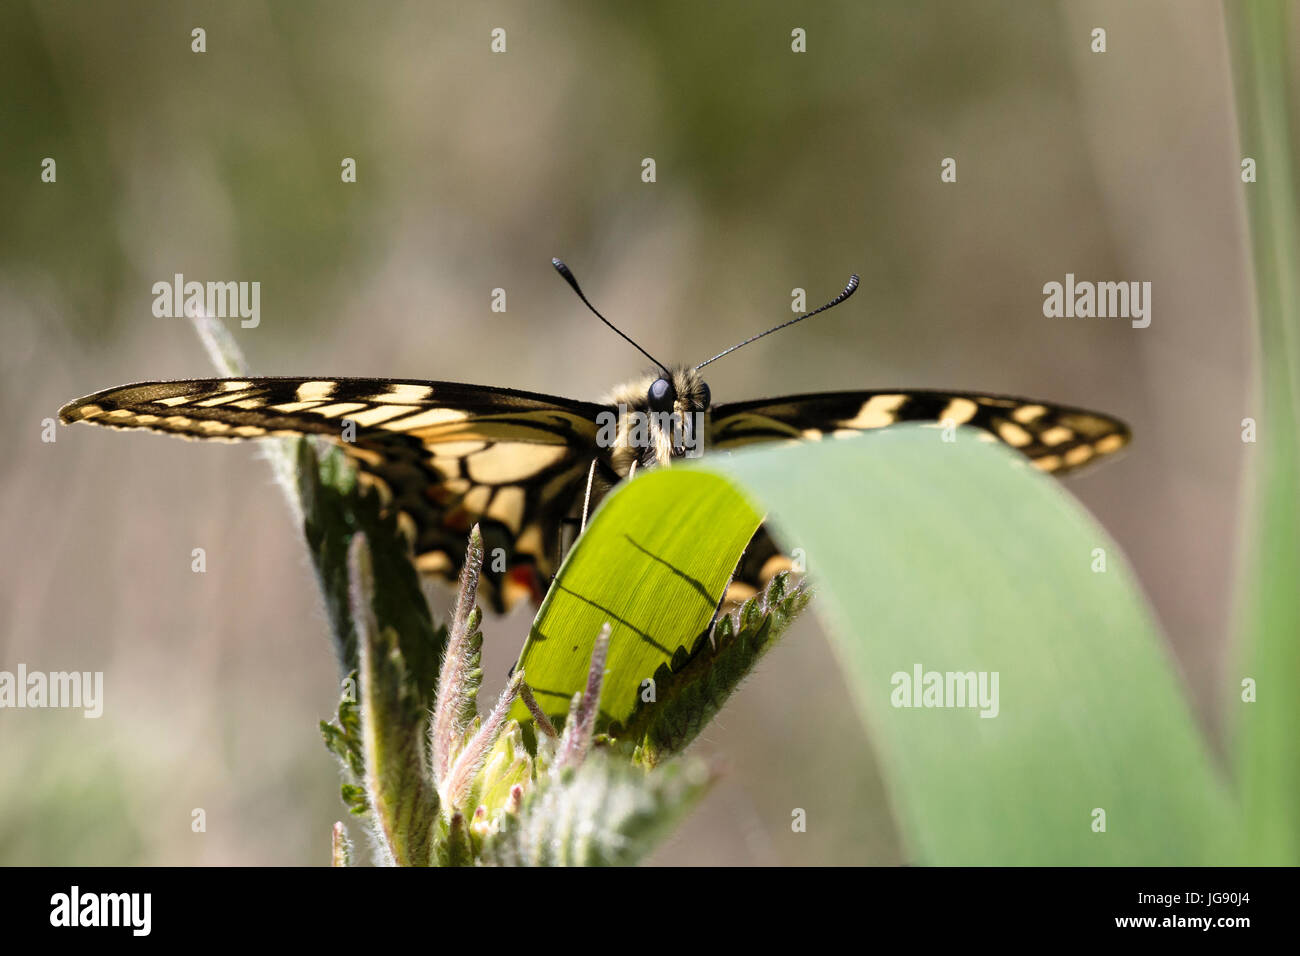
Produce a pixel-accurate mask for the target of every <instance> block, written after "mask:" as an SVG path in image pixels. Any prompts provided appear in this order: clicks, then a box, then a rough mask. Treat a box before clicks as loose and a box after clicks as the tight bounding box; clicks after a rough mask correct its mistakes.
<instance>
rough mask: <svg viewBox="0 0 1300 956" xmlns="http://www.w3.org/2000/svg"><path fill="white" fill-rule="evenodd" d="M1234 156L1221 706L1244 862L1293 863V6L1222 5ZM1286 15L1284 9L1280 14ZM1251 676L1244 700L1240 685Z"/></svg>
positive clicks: (1298, 304)
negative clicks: (1246, 496)
mask: <svg viewBox="0 0 1300 956" xmlns="http://www.w3.org/2000/svg"><path fill="white" fill-rule="evenodd" d="M1225 11H1226V15H1227V19H1228V23H1229V25H1230V26H1231V27H1232V28H1233V30H1232V33H1233V39H1234V41H1235V43H1234V45H1233V54H1234V56H1233V65H1234V67H1235V70H1234V72H1235V74H1236V76H1235V79H1236V93H1237V103H1238V115H1239V116H1240V119H1241V155H1243V156H1250V157H1252V158H1254V159H1255V161H1256V163H1257V164H1258V170H1259V175H1258V182H1254V183H1249V184H1242V186H1241V189H1242V194H1243V196H1244V198H1245V201H1246V207H1247V211H1248V212H1249V215H1250V235H1251V255H1252V259H1253V260H1254V267H1255V268H1254V272H1255V303H1256V318H1257V320H1258V321H1257V325H1258V329H1259V346H1260V359H1259V368H1260V371H1261V373H1262V376H1263V387H1262V389H1261V394H1260V395H1259V396H1258V397H1257V401H1258V402H1259V405H1258V408H1259V411H1258V412H1256V413H1255V415H1254V417H1256V418H1257V423H1256V425H1257V427H1258V429H1259V434H1258V441H1257V443H1256V444H1254V445H1243V446H1242V447H1243V449H1248V450H1250V451H1252V452H1253V453H1254V454H1253V455H1252V457H1253V458H1254V461H1253V462H1252V463H1253V465H1254V494H1253V496H1252V501H1251V505H1252V506H1253V514H1252V515H1251V518H1250V522H1249V524H1248V527H1249V528H1250V534H1249V537H1248V538H1247V549H1246V563H1245V571H1244V574H1243V575H1242V578H1241V588H1240V597H1241V612H1242V617H1243V621H1242V623H1243V632H1244V634H1243V636H1244V638H1245V640H1244V641H1243V647H1242V657H1241V662H1240V663H1241V666H1240V667H1239V669H1238V670H1237V671H1236V672H1234V674H1233V678H1234V679H1233V680H1232V681H1231V684H1230V687H1231V690H1232V696H1231V698H1229V701H1228V708H1229V710H1228V713H1229V714H1230V715H1231V716H1234V717H1237V718H1238V728H1237V729H1238V733H1237V735H1236V736H1237V740H1238V742H1239V747H1238V766H1239V768H1240V774H1241V792H1242V802H1243V805H1244V807H1245V810H1246V817H1247V820H1248V821H1249V823H1248V828H1249V834H1248V840H1249V845H1250V853H1251V860H1252V862H1257V863H1268V864H1283V865H1295V864H1297V863H1300V735H1297V734H1296V728H1297V727H1300V697H1298V696H1297V695H1296V694H1295V693H1294V691H1293V687H1294V682H1295V677H1296V675H1297V674H1300V583H1298V582H1300V493H1298V492H1297V489H1298V488H1300V201H1298V199H1297V195H1296V188H1295V184H1296V181H1297V178H1298V177H1300V162H1298V157H1297V155H1296V153H1295V149H1294V145H1293V144H1294V142H1295V141H1294V140H1293V139H1292V137H1293V136H1294V135H1295V133H1296V130H1295V129H1294V128H1293V124H1294V122H1295V118H1296V116H1297V115H1300V113H1298V112H1297V111H1298V110H1300V97H1297V94H1296V91H1295V89H1294V87H1293V86H1291V85H1289V84H1290V83H1293V82H1294V81H1293V79H1292V78H1293V77H1294V76H1295V72H1294V69H1295V64H1294V62H1293V61H1292V59H1291V57H1292V51H1293V50H1294V48H1295V37H1296V26H1297V24H1296V20H1295V5H1294V4H1287V3H1286V2H1285V0H1271V2H1268V0H1260V2H1254V3H1230V4H1227V5H1226V6H1225ZM1288 14H1290V15H1289V16H1288ZM1245 680H1250V681H1253V682H1255V684H1256V687H1255V688H1254V691H1255V694H1256V697H1255V699H1254V700H1252V701H1246V700H1243V694H1244V688H1243V687H1242V686H1241V682H1242V681H1245Z"/></svg>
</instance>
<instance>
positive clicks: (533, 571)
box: [501, 564, 546, 604]
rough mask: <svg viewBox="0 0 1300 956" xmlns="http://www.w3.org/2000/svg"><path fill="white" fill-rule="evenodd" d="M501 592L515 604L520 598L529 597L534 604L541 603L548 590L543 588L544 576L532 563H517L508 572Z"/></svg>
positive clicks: (509, 601)
mask: <svg viewBox="0 0 1300 956" xmlns="http://www.w3.org/2000/svg"><path fill="white" fill-rule="evenodd" d="M501 592H502V594H503V595H504V596H505V598H506V601H507V602H508V603H510V604H513V603H514V602H515V601H516V600H518V599H519V598H525V597H526V598H528V599H529V600H531V601H532V602H533V604H541V603H542V598H543V597H544V596H545V594H546V592H545V590H544V589H543V588H542V576H541V574H540V573H538V570H537V568H535V567H534V566H533V565H531V564H520V565H516V566H515V567H514V568H512V569H511V570H510V572H509V573H508V574H506V579H505V581H504V582H503V583H502V586H501Z"/></svg>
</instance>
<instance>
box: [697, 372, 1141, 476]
mask: <svg viewBox="0 0 1300 956" xmlns="http://www.w3.org/2000/svg"><path fill="white" fill-rule="evenodd" d="M712 419H713V420H712V428H711V431H710V442H709V444H710V446H711V447H713V448H716V449H731V448H739V447H742V446H744V445H748V444H752V443H754V442H764V441H782V440H791V439H794V440H808V439H819V438H825V437H830V436H833V435H836V434H838V433H852V432H858V431H866V430H869V429H874V428H884V427H885V426H887V425H894V424H897V423H899V422H934V423H944V422H950V423H952V424H955V425H966V426H968V427H972V428H978V429H981V430H983V431H984V432H987V433H988V434H990V435H992V436H993V437H994V438H996V439H998V440H999V441H1001V442H1003V443H1005V444H1007V445H1010V446H1011V447H1012V448H1015V449H1016V450H1017V451H1020V452H1021V453H1023V454H1024V455H1025V456H1026V457H1027V458H1029V460H1030V461H1032V462H1033V463H1034V464H1035V465H1036V466H1038V467H1039V468H1041V469H1042V470H1043V471H1048V472H1052V473H1053V474H1058V475H1061V474H1065V473H1067V472H1069V471H1072V470H1074V469H1075V468H1078V467H1080V466H1082V465H1085V464H1087V463H1088V462H1090V461H1092V460H1094V459H1095V458H1098V457H1101V456H1103V455H1108V454H1111V453H1113V452H1116V451H1118V450H1119V449H1121V448H1123V447H1124V445H1126V444H1127V443H1128V440H1129V430H1128V427H1127V426H1126V425H1124V424H1123V423H1122V422H1120V421H1117V420H1115V419H1113V418H1109V417H1108V416H1105V415H1100V414H1098V413H1096V412H1090V411H1085V410H1083V409H1079V408H1068V407H1066V406H1063V405H1052V404H1049V403H1046V402H1037V401H1033V400H1032V399H1026V398H1015V397H1011V396H1005V395H983V394H980V393H977V392H942V391H917V390H911V391H908V390H892V391H874V392H824V393H819V394H813V395H793V396H790V397H788V398H781V399H767V400H760V401H753V402H734V403H729V404H725V405H717V406H715V407H714V409H713V416H712Z"/></svg>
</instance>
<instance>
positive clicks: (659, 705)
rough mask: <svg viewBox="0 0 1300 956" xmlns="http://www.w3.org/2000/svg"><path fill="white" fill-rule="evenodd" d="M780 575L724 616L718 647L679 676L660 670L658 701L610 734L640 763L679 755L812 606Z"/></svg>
mask: <svg viewBox="0 0 1300 956" xmlns="http://www.w3.org/2000/svg"><path fill="white" fill-rule="evenodd" d="M788 585H789V576H788V575H787V574H785V573H781V574H778V575H777V576H776V577H774V578H773V579H772V581H771V583H770V584H769V585H768V587H767V590H766V591H765V592H764V593H763V594H761V595H755V596H754V597H752V598H750V599H749V600H748V601H746V602H745V603H744V604H743V605H742V606H741V607H740V608H739V609H738V610H737V611H736V612H735V613H734V614H728V615H724V616H723V617H722V619H721V620H719V621H718V626H717V627H716V628H715V629H714V632H713V642H714V643H715V644H716V646H717V649H716V650H715V651H714V652H712V653H704V654H697V655H695V657H693V658H691V660H690V661H689V662H688V663H687V664H686V666H685V667H683V668H681V669H680V670H678V671H677V672H676V673H673V672H670V671H669V669H668V668H667V667H666V666H665V667H660V668H659V671H658V672H657V673H656V674H655V689H656V692H657V700H656V701H655V702H653V703H639V705H638V707H637V709H636V711H635V712H633V714H632V716H631V717H629V718H628V721H627V725H626V726H625V727H611V728H610V733H611V734H615V735H616V736H618V737H619V738H620V740H622V741H625V742H627V743H629V744H631V745H632V746H634V747H635V748H637V749H636V753H635V756H636V759H637V761H638V762H639V763H642V764H644V765H646V766H651V767H653V766H654V765H656V764H657V763H659V762H660V761H661V760H663V759H664V758H665V757H666V756H668V755H670V754H674V753H680V752H681V751H682V750H684V749H686V747H687V745H689V744H690V742H691V741H692V740H694V739H695V737H696V735H697V734H699V733H700V731H701V730H703V729H704V727H705V726H706V725H707V724H708V722H709V721H710V720H712V719H713V718H714V716H715V715H716V714H717V713H718V711H720V710H721V709H722V706H723V704H725V703H726V702H727V698H729V697H730V696H731V694H732V692H733V691H735V689H736V688H737V687H738V686H739V684H740V682H741V681H742V680H743V679H744V678H745V677H747V676H748V675H749V673H750V671H751V670H752V669H753V667H754V664H755V663H756V662H757V661H758V659H759V658H760V657H762V656H763V654H765V653H767V651H768V650H769V649H770V648H771V647H772V646H773V645H774V644H775V643H776V639H777V638H778V637H780V636H781V632H782V631H784V630H785V629H786V627H787V626H788V625H789V623H790V622H791V621H792V620H793V619H794V617H795V616H796V615H797V614H798V613H799V612H800V611H801V610H803V608H804V607H805V606H806V605H807V604H808V600H809V598H810V597H811V596H812V592H811V591H810V590H809V589H808V588H806V587H805V586H803V585H802V584H800V585H797V586H795V587H793V588H790V587H789V586H788Z"/></svg>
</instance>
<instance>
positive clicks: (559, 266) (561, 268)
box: [551, 259, 672, 378]
mask: <svg viewBox="0 0 1300 956" xmlns="http://www.w3.org/2000/svg"><path fill="white" fill-rule="evenodd" d="M551 265H553V266H555V271H556V272H558V273H559V274H560V275H561V276H563V278H564V281H565V282H567V283H569V287H570V288H572V289H573V291H574V292H576V293H578V298H579V299H581V300H582V304H583V305H585V306H586V307H587V308H589V309H591V311H592V312H593V313H595V315H596V318H598V319H600V321H602V322H604V323H605V324H606V325H608V326H609V327H610V328H611V329H613V330H614V331H615V332H618V334H619V335H620V336H622V337H623V339H624V340H625V341H626V342H628V344H630V345H631V346H632V348H634V349H636V350H637V351H638V352H640V353H641V354H642V355H644V356H645V357H646V358H648V359H649V360H650V361H652V362H654V363H655V364H656V365H658V366H659V367H660V368H661V369H663V370H664V374H665V375H667V376H669V377H670V378H671V377H672V373H671V372H670V371H668V366H667V365H665V364H664V363H663V362H661V361H659V360H658V359H657V358H655V357H654V356H653V355H651V354H650V353H649V352H647V351H646V350H645V349H643V348H641V346H639V345H637V344H636V343H635V342H633V341H632V340H631V339H630V338H628V337H627V336H626V335H623V333H622V332H620V331H619V330H618V328H617V327H616V326H615V325H614V323H613V322H611V321H609V319H607V318H605V317H604V316H603V315H601V314H600V312H598V311H597V310H596V307H595V306H594V305H592V304H591V303H590V302H588V301H587V297H586V296H585V295H583V294H582V288H581V287H580V286H579V285H578V280H577V279H575V278H574V277H573V273H572V272H570V271H569V267H568V266H566V265H565V264H564V263H563V262H561V261H560V260H559V259H552V260H551Z"/></svg>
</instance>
